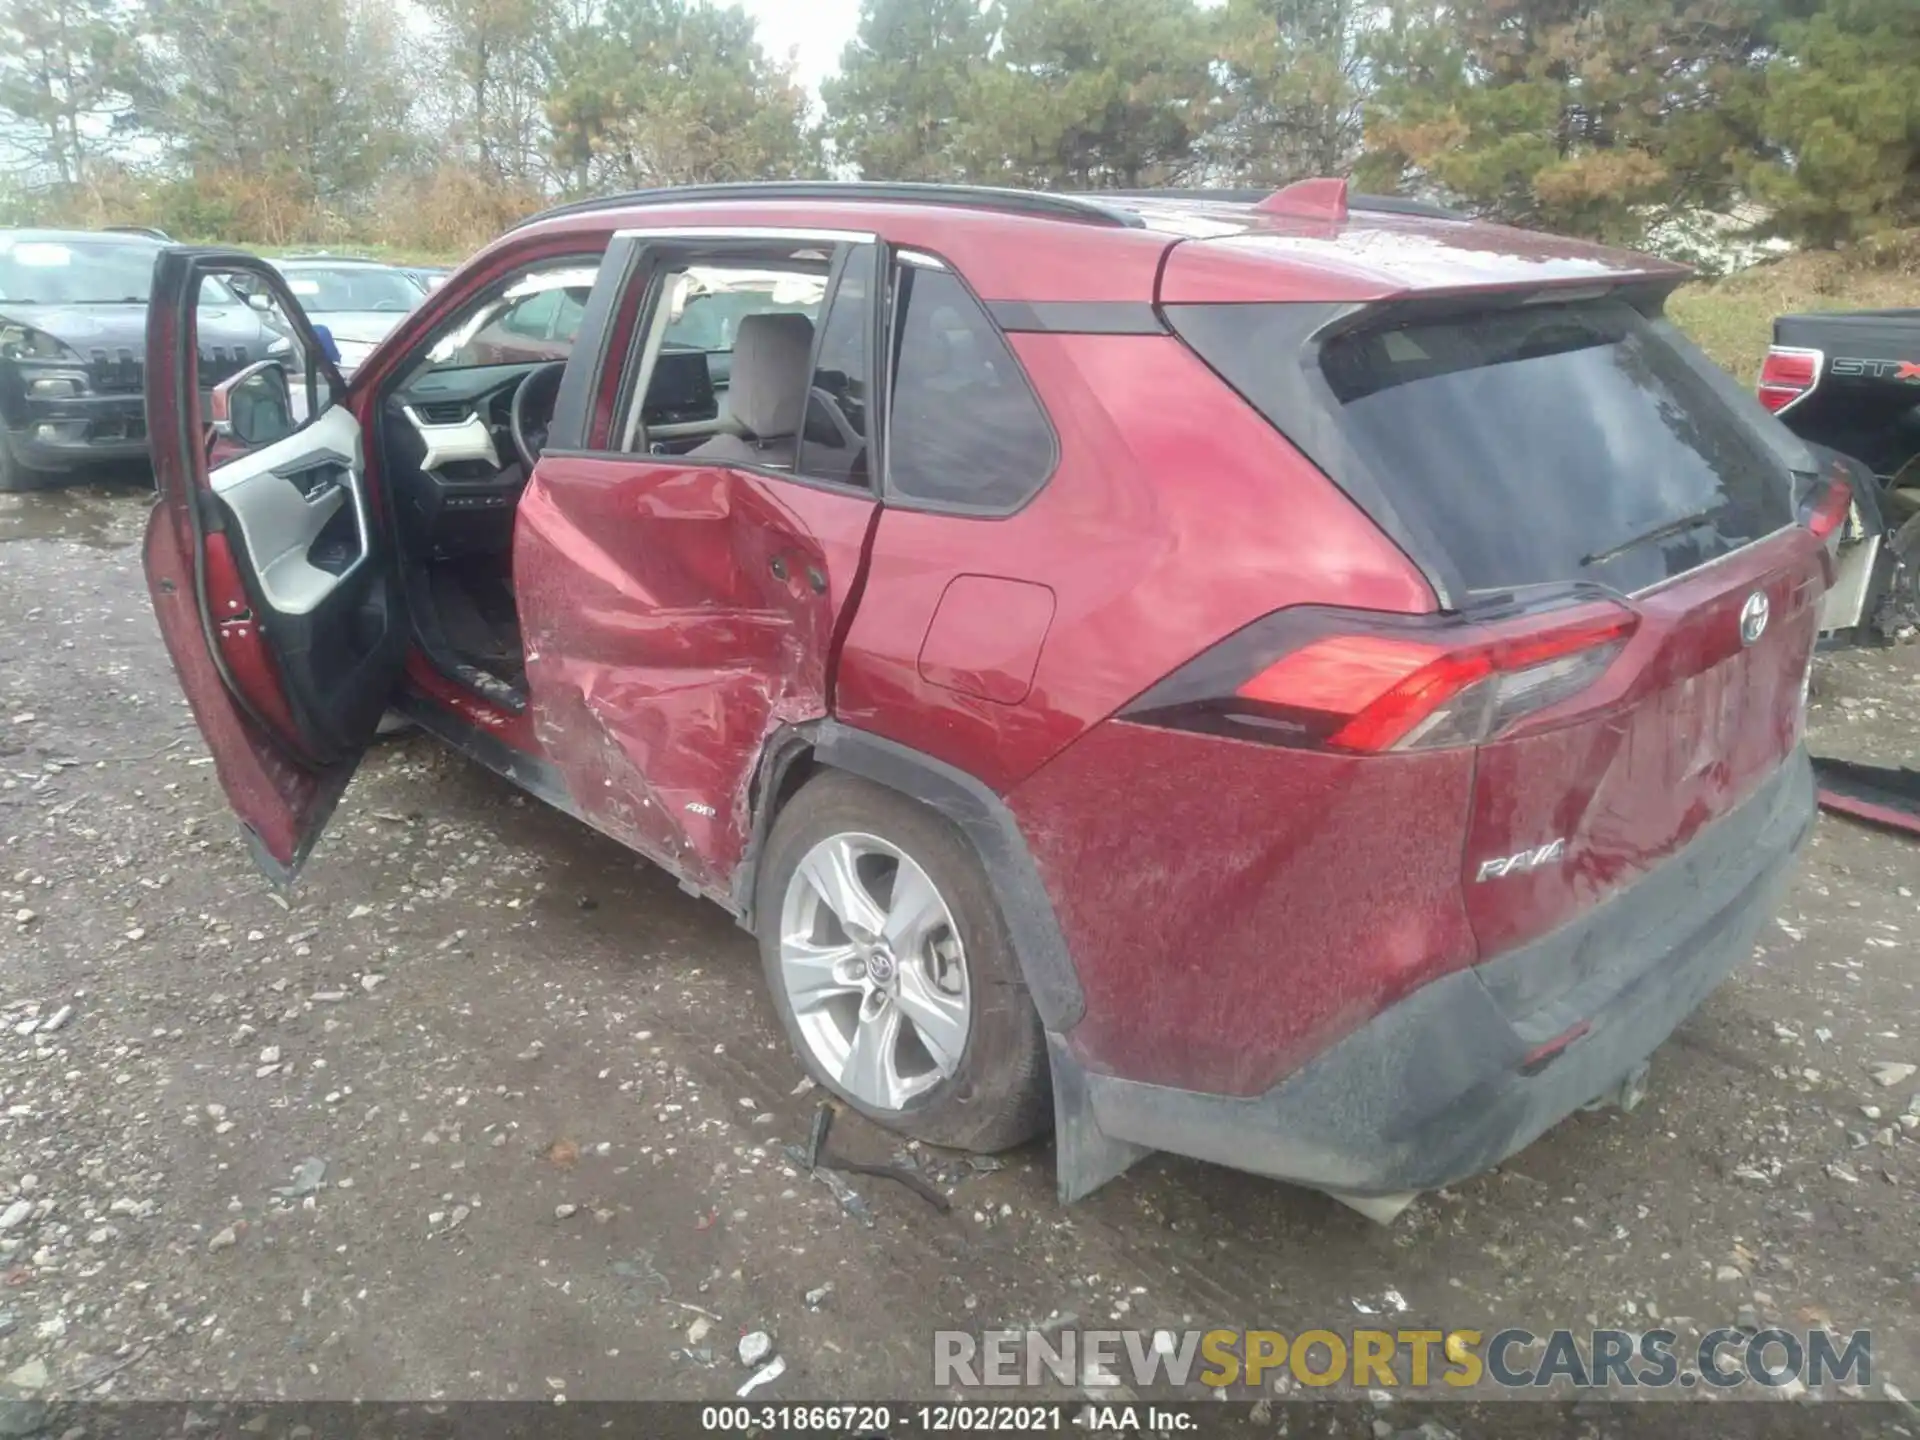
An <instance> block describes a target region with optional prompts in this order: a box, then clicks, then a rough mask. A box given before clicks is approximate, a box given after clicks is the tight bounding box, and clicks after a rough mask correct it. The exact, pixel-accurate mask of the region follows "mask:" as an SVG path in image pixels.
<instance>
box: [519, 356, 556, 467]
mask: <svg viewBox="0 0 1920 1440" xmlns="http://www.w3.org/2000/svg"><path fill="white" fill-rule="evenodd" d="M566 369H567V362H566V361H564V360H549V361H548V362H547V363H546V364H544V365H542V366H540V367H539V368H538V369H534V370H529V371H528V372H527V373H526V376H525V377H524V378H523V379H522V380H521V381H520V384H519V385H518V387H516V388H515V390H514V392H513V404H512V406H511V407H510V408H509V409H508V412H507V424H508V426H509V427H510V428H511V429H512V431H513V448H514V449H516V450H518V451H519V452H520V458H521V459H522V460H524V461H526V462H527V469H529V470H531V469H533V467H534V466H535V465H537V464H539V463H540V452H541V451H542V450H544V449H546V448H547V427H548V426H549V425H551V424H552V423H553V406H554V402H555V401H557V400H558V399H559V398H560V377H561V376H562V375H563V374H565V373H566ZM542 405H544V407H545V408H544V409H542V408H539V407H541V406H542Z"/></svg>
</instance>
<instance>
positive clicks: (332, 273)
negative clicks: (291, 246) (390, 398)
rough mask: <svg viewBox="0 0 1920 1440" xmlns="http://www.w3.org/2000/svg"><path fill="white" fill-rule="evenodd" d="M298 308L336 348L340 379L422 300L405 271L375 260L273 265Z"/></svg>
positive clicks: (322, 258)
mask: <svg viewBox="0 0 1920 1440" xmlns="http://www.w3.org/2000/svg"><path fill="white" fill-rule="evenodd" d="M272 264H273V268H274V269H276V270H278V271H279V272H280V273H281V275H282V276H284V277H285V278H286V282H287V288H288V289H289V290H291V291H292V292H293V297H294V299H296V300H298V301H299V302H300V308H301V309H303V310H305V311H306V312H307V314H308V315H309V316H310V317H312V319H313V322H314V324H316V325H323V326H325V327H326V329H327V331H328V332H329V333H330V334H331V335H332V336H333V340H334V344H336V345H337V346H339V347H340V362H339V366H340V373H341V374H342V375H343V376H344V375H351V374H352V373H353V372H354V371H355V370H356V369H358V368H359V366H360V362H361V361H363V360H365V359H366V358H367V356H368V354H370V353H371V352H372V350H373V347H374V346H375V345H377V344H379V343H380V342H381V341H382V340H384V339H385V338H386V337H387V335H388V333H389V332H390V331H392V329H393V328H394V327H395V326H396V325H398V324H399V323H400V322H401V321H402V320H404V319H406V317H407V316H408V315H409V314H410V313H411V312H412V311H413V310H414V309H415V308H416V307H417V306H418V305H419V304H420V302H421V301H422V300H425V299H426V298H427V291H426V289H425V288H424V287H423V286H422V285H421V284H420V282H419V281H417V280H416V279H414V277H413V276H412V275H410V274H409V273H408V272H407V271H405V270H402V269H399V268H398V267H396V266H393V265H383V264H381V263H380V262H379V261H377V260H355V259H351V258H349V257H346V256H340V255H294V256H288V257H286V258H285V259H281V260H275V261H273V262H272Z"/></svg>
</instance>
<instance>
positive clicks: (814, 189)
mask: <svg viewBox="0 0 1920 1440" xmlns="http://www.w3.org/2000/svg"><path fill="white" fill-rule="evenodd" d="M716 200H718V201H726V200H812V201H836V200H838V201H861V200H865V201H871V202H875V203H881V204H887V205H951V206H959V207H962V208H964V209H969V210H995V211H999V212H1001V213H1003V214H1008V215H1030V216H1034V217H1036V218H1038V219H1043V220H1071V221H1075V222H1077V223H1079V224H1082V225H1114V226H1123V227H1126V228H1129V229H1138V228H1140V226H1141V224H1142V223H1143V222H1142V221H1141V219H1140V217H1139V216H1138V215H1135V214H1133V213H1131V212H1130V211H1128V210H1125V209H1123V208H1121V207H1118V206H1113V205H1104V204H1101V203H1100V199H1099V197H1098V196H1094V195H1053V194H1048V193H1046V192H1044V191H1039V190H1003V189H1000V188H998V187H995V186H988V185H929V184H923V183H919V182H906V181H901V182H896V183H869V182H867V181H860V180H754V181H741V182H738V183H734V184H718V185H676V186H669V187H663V188H660V189H654V190H630V191H627V192H626V193H625V194H621V195H603V196H597V197H595V198H594V199H591V200H575V201H572V202H570V203H568V204H565V205H555V206H554V207H552V208H551V209H548V210H542V211H541V212H540V213H539V214H537V215H529V216H528V217H527V218H526V219H525V220H522V221H521V222H520V223H519V224H518V225H515V226H514V227H513V228H514V229H516V230H519V229H523V228H525V227H526V226H528V225H533V224H536V223H538V222H539V221H542V220H554V219H558V218H560V217H562V216H566V215H590V214H593V213H595V212H597V211H601V210H625V209H629V208H639V207H643V206H648V205H687V204H698V203H700V202H702V201H716Z"/></svg>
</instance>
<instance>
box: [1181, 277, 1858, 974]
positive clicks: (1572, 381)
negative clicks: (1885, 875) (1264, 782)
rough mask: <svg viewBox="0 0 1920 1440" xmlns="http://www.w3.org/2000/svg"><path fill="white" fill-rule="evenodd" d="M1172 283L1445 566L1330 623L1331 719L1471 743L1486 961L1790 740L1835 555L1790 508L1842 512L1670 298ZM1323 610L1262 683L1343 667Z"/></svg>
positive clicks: (1727, 804) (1320, 444)
mask: <svg viewBox="0 0 1920 1440" xmlns="http://www.w3.org/2000/svg"><path fill="white" fill-rule="evenodd" d="M1165 308H1166V313H1167V318H1168V320H1169V322H1170V323H1171V324H1172V325H1173V327H1174V328H1175V330H1176V331H1177V332H1178V333H1179V334H1180V335H1181V336H1182V337H1183V338H1185V339H1186V340H1187V342H1188V343H1189V344H1190V345H1192V346H1193V347H1194V349H1195V350H1196V351H1197V352H1198V353H1199V354H1200V355H1201V356H1202V358H1204V359H1205V360H1206V361H1207V363H1208V364H1209V365H1211V366H1212V367H1213V369H1214V370H1215V371H1216V372H1218V373H1219V374H1220V375H1221V376H1222V377H1223V378H1224V379H1225V380H1226V381H1227V382H1228V383H1229V384H1231V385H1233V386H1234V388H1235V389H1237V390H1238V391H1239V392H1240V393H1241V394H1242V395H1243V396H1244V397H1245V398H1246V399H1247V400H1248V401H1249V402H1251V403H1252V404H1254V405H1255V406H1256V407H1257V408H1259V409H1260V410H1261V411H1262V412H1263V413H1264V414H1266V415H1267V417H1268V419H1269V420H1271V421H1272V422H1273V423H1274V424H1275V425H1276V426H1277V427H1278V428H1280V429H1281V430H1282V431H1283V432H1284V433H1286V434H1287V435H1288V436H1289V438H1290V439H1292V440H1293V442H1294V443H1295V444H1296V445H1297V446H1298V447H1299V448H1300V449H1302V450H1303V451H1304V452H1305V453H1307V454H1308V455H1309V456H1310V457H1311V458H1312V459H1313V460H1314V461H1315V462H1316V463H1317V464H1318V465H1319V466H1320V467H1321V468H1322V469H1323V470H1324V471H1325V472H1326V473H1327V474H1328V475H1329V476H1330V477H1331V478H1332V479H1333V480H1334V482H1335V483H1336V484H1338V485H1340V486H1341V487H1342V488H1343V489H1344V490H1345V491H1346V492H1347V493H1348V494H1349V495H1350V496H1352V498H1353V499H1354V500H1355V501H1356V502H1357V503H1358V504H1359V505H1360V506H1361V507H1362V508H1363V509H1365V510H1366V511H1367V512H1368V514H1369V515H1370V516H1372V518H1373V519H1374V520H1375V521H1376V522H1377V523H1378V524H1379V525H1380V526H1381V528H1382V529H1383V530H1385V531H1386V533H1387V534H1388V535H1390V536H1392V537H1393V538H1394V540H1395V541H1396V542H1397V543H1398V544H1399V545H1400V546H1401V548H1402V549H1403V550H1405V551H1406V553H1407V554H1408V555H1409V557H1410V558H1411V559H1412V560H1413V561H1414V562H1415V563H1416V564H1418V565H1419V566H1420V567H1421V569H1422V570H1423V571H1424V572H1425V573H1426V574H1427V576H1428V577H1429V579H1430V580H1431V581H1432V583H1433V586H1434V590H1435V593H1436V595H1437V596H1438V597H1439V600H1440V606H1441V609H1442V611H1443V612H1445V616H1444V618H1442V619H1439V620H1435V619H1434V618H1433V617H1426V618H1425V619H1424V620H1422V621H1419V622H1404V623H1403V622H1400V621H1396V620H1393V619H1391V618H1388V617H1377V616H1375V617H1364V616H1360V615H1358V614H1356V613H1352V612H1349V614H1348V616H1347V618H1346V620H1345V621H1344V622H1341V625H1342V628H1344V629H1346V630H1347V631H1348V632H1349V637H1350V635H1351V633H1352V632H1359V631H1364V632H1366V635H1367V637H1368V638H1367V642H1366V643H1367V647H1368V648H1367V649H1366V652H1365V653H1366V657H1367V665H1368V667H1369V670H1370V672H1372V673H1371V674H1370V677H1369V679H1368V680H1367V682H1366V685H1365V686H1363V687H1360V688H1357V689H1356V688H1353V687H1352V686H1351V685H1350V684H1349V681H1350V680H1351V676H1350V674H1343V675H1342V679H1341V683H1342V685H1347V686H1348V688H1349V690H1350V691H1351V696H1352V697H1354V698H1353V704H1362V706H1363V708H1362V709H1361V710H1360V711H1358V712H1354V714H1352V715H1350V716H1349V717H1348V718H1347V719H1346V720H1344V721H1343V722H1342V723H1341V724H1340V726H1339V728H1337V729H1334V730H1332V731H1331V733H1330V736H1329V738H1327V739H1326V741H1325V743H1328V744H1331V745H1334V746H1336V747H1340V746H1347V747H1359V748H1365V747H1367V746H1371V745H1378V747H1379V748H1382V749H1396V750H1397V749H1406V748H1419V747H1421V746H1426V745H1436V744H1454V745H1457V744H1477V746H1478V756H1477V764H1476V775H1475V784H1474V796H1473V800H1472V803H1471V807H1470V814H1469V816H1468V817H1467V824H1466V843H1465V852H1464V855H1463V857H1462V859H1463V887H1464V890H1465V894H1466V898H1467V908H1468V912H1469V914H1470V916H1471V917H1472V920H1473V924H1474V928H1475V933H1476V936H1477V938H1478V940H1479V942H1480V952H1481V955H1482V958H1483V959H1491V958H1492V957H1494V956H1496V955H1499V954H1501V953H1503V952H1506V951H1508V950H1511V949H1512V948H1513V947H1515V946H1516V945H1518V944H1521V943H1523V942H1524V941H1526V940H1528V939H1531V938H1533V937H1535V936H1538V935H1540V934H1542V933H1544V932H1545V931H1547V930H1550V929H1552V928H1554V927H1555V926H1557V925H1559V924H1561V923H1563V922H1565V921H1566V920H1568V919H1570V918H1572V917H1573V916H1574V915H1575V914H1576V913H1577V912H1578V911H1580V910H1581V909H1583V908H1585V907H1587V906H1590V905H1591V904H1593V903H1594V902H1595V901H1597V900H1599V899H1601V898H1603V897H1605V896H1606V895H1607V894H1609V893H1611V892H1613V891H1616V890H1618V889H1619V888H1621V887H1623V886H1625V885H1628V884H1631V883H1632V882H1633V881H1634V880H1635V879H1637V878H1638V877H1640V876H1642V875H1644V874H1646V873H1647V872H1648V871H1649V870H1651V869H1652V868H1654V867H1655V866H1657V865H1658V864H1659V863H1660V862H1661V861H1662V860H1664V859H1665V858H1666V857H1668V856H1670V855H1672V854H1674V852H1675V851H1677V850H1678V849H1680V848H1681V847H1682V846H1684V845H1685V844H1686V843H1687V842H1688V841H1689V840H1690V839H1691V838H1692V837H1693V836H1694V835H1696V834H1698V833H1699V832H1700V831H1701V829H1702V828H1703V827H1705V826H1707V825H1709V824H1711V823H1712V822H1713V821H1714V820H1715V819H1716V818H1718V817H1719V816H1721V815H1724V814H1725V813H1727V812H1728V811H1729V810H1730V809H1732V808H1733V807H1735V806H1737V805H1738V804H1739V803H1740V801H1741V800H1743V799H1744V798H1745V797H1747V796H1748V795H1750V794H1752V793H1753V792H1754V791H1755V790H1756V789H1757V788H1758V787H1759V786H1760V785H1761V783H1762V782H1763V781H1764V780H1765V779H1766V778H1767V777H1768V776H1769V775H1771V774H1773V773H1774V772H1775V771H1776V770H1777V769H1778V768H1779V766H1780V765H1781V763H1782V761H1783V760H1784V759H1785V758H1786V757H1787V756H1788V755H1789V754H1790V753H1791V752H1792V751H1793V749H1794V747H1795V745H1796V744H1797V743H1798V741H1799V738H1800V728H1801V721H1802V715H1803V711H1804V704H1805V686H1806V677H1807V671H1808V666H1809V663H1810V661H1811V657H1812V653H1813V644H1814V635H1815V624H1816V614H1817V604H1818V600H1819V597H1820V594H1821V592H1822V591H1823V590H1824V588H1825V586H1826V584H1827V578H1828V575H1829V573H1830V572H1829V568H1828V567H1829V564H1830V558H1829V557H1828V556H1827V553H1826V550H1825V548H1824V546H1823V543H1822V539H1821V537H1820V535H1819V534H1818V533H1816V530H1815V528H1814V527H1813V526H1812V525H1809V524H1806V523H1799V522H1800V520H1801V517H1802V516H1803V515H1807V514H1809V513H1811V511H1812V510H1813V509H1817V510H1818V513H1819V515H1820V516H1821V517H1823V518H1822V521H1821V523H1822V524H1823V525H1824V524H1826V523H1827V522H1828V520H1830V519H1831V518H1832V515H1833V507H1832V504H1831V503H1826V504H1822V502H1823V500H1825V499H1826V497H1825V495H1824V492H1821V493H1813V492H1816V491H1819V490H1820V487H1821V486H1822V485H1824V484H1825V483H1826V482H1824V481H1817V480H1815V479H1814V478H1813V477H1811V476H1807V475H1802V474H1800V473H1797V472H1796V470H1795V469H1794V468H1793V459H1794V457H1795V456H1796V455H1798V454H1801V453H1803V452H1802V451H1800V450H1799V448H1798V447H1797V446H1795V445H1794V444H1792V443H1791V437H1780V436H1777V435H1775V434H1773V433H1771V432H1773V431H1776V430H1777V429H1778V427H1777V426H1775V425H1774V423H1773V422H1772V421H1770V420H1768V419H1767V418H1766V416H1765V415H1764V413H1763V412H1761V411H1760V410H1759V407H1758V406H1757V405H1756V404H1754V403H1753V402H1752V401H1751V400H1748V399H1745V398H1743V397H1742V396H1741V394H1740V392H1739V390H1738V388H1737V387H1735V386H1734V385H1733V384H1732V382H1731V381H1730V380H1729V379H1727V378H1726V377H1724V376H1723V375H1720V374H1719V372H1717V371H1715V370H1714V369H1713V367H1712V365H1711V362H1709V361H1707V360H1706V359H1705V357H1703V356H1701V355H1700V354H1699V352H1698V351H1697V350H1695V349H1693V347H1692V346H1691V345H1690V344H1689V343H1688V342H1687V341H1686V340H1685V339H1684V337H1681V336H1680V335H1678V334H1677V332H1675V331H1674V330H1673V329H1672V327H1671V326H1670V325H1668V324H1667V323H1666V322H1665V321H1664V320H1661V319H1660V318H1659V317H1658V314H1657V298H1654V299H1649V297H1648V296H1647V295H1645V294H1641V295H1637V296H1633V297H1632V298H1631V299H1629V298H1626V297H1625V295H1624V294H1623V293H1614V292H1606V293H1596V292H1595V291H1594V290H1591V289H1589V290H1588V291H1586V292H1585V293H1584V294H1579V295H1573V294H1569V293H1566V292H1557V291H1541V290H1536V291H1534V292H1532V293H1530V294H1522V293H1517V292H1515V293H1491V294H1487V293H1483V294H1480V295H1478V296H1465V297H1463V296H1458V295H1454V296H1448V297H1444V298H1425V299H1416V300H1412V301H1408V300H1405V299H1400V300H1395V301H1389V302H1384V303H1382V302H1375V303H1367V304H1346V305H1317V304H1272V305H1268V304H1234V305H1215V304H1207V305H1190V306H1188V305H1172V306H1167V307H1165ZM1649 311H1653V312H1654V313H1651V314H1650V313H1648V312H1649ZM1783 440H1784V441H1785V442H1786V443H1783ZM1843 498H1844V497H1843ZM1329 623H1331V622H1327V621H1324V620H1322V621H1320V622H1317V623H1316V626H1315V632H1316V634H1318V635H1320V637H1321V638H1319V639H1316V640H1314V641H1312V642H1311V643H1310V644H1309V645H1308V646H1307V648H1306V650H1305V652H1304V654H1303V655H1301V656H1296V657H1295V658H1294V659H1292V660H1290V661H1288V662H1287V666H1276V667H1275V670H1274V671H1273V672H1270V676H1272V677H1274V678H1271V679H1270V680H1269V681H1268V682H1267V683H1268V685H1269V688H1270V689H1273V688H1274V687H1280V688H1281V689H1284V688H1285V685H1286V684H1288V683H1293V682H1294V681H1297V680H1298V679H1299V678H1300V677H1302V676H1306V675H1308V674H1309V673H1311V675H1312V679H1313V683H1314V685H1315V686H1316V687H1317V689H1316V693H1320V694H1325V693H1328V681H1327V675H1328V672H1329V667H1328V665H1327V664H1326V663H1325V662H1324V661H1322V663H1319V664H1317V665H1314V666H1307V665H1305V664H1303V663H1301V662H1302V661H1303V660H1304V659H1305V658H1308V657H1311V656H1313V655H1315V654H1316V653H1318V654H1320V655H1323V656H1329V657H1331V656H1334V655H1335V653H1336V651H1335V649H1334V648H1333V647H1334V642H1332V641H1330V640H1329V639H1328V638H1326V634H1325V632H1326V631H1327V630H1328V627H1329ZM1383 637H1384V638H1383ZM1338 644H1339V645H1340V646H1343V647H1344V648H1345V652H1346V653H1347V654H1348V655H1349V656H1351V655H1352V654H1354V653H1356V652H1355V651H1354V645H1353V641H1352V640H1351V638H1347V639H1343V640H1340V641H1339V642H1338ZM1395 647H1399V648H1398V649H1396V648H1395ZM1402 651H1404V653H1405V655H1406V656H1407V657H1408V658H1406V659H1405V660H1401V659H1399V658H1396V657H1397V656H1398V655H1399V654H1400V653H1401V652H1402ZM1416 666H1417V667H1419V668H1418V669H1417V671H1416V669H1415V668H1414V667H1416ZM1288 667H1290V668H1288ZM1396 667H1401V668H1400V669H1396ZM1403 671H1404V673H1402V672H1403ZM1381 677H1384V684H1385V688H1383V689H1380V691H1379V694H1378V695H1376V696H1375V697H1374V698H1373V699H1371V700H1369V699H1368V696H1367V692H1368V691H1369V690H1370V689H1371V688H1373V687H1376V686H1379V685H1381V684H1382V683H1383V682H1382V678H1381ZM1396 677H1397V678H1396ZM1449 686H1451V687H1452V688H1451V689H1449V688H1448V687H1449ZM1276 693H1277V692H1276ZM1301 693H1304V692H1301ZM1344 703H1345V702H1343V704H1344ZM1429 705H1430V706H1431V716H1430V717H1428V718H1421V719H1419V720H1418V721H1417V722H1409V720H1408V716H1409V715H1412V714H1414V713H1415V712H1416V711H1420V707H1422V706H1429ZM1383 706H1384V707H1387V708H1386V710H1385V711H1383V709H1382V707H1383ZM1394 707H1398V708H1397V709H1396V708H1394ZM1410 707H1411V708H1410ZM1346 708H1347V709H1348V710H1349V711H1351V710H1352V708H1353V705H1352V704H1346ZM1420 713H1422V714H1423V715H1424V714H1425V713H1426V712H1424V711H1421V712H1420ZM1383 714H1385V715H1386V719H1385V720H1383V719H1382V718H1381V717H1382V715H1383ZM1435 717H1437V718H1435Z"/></svg>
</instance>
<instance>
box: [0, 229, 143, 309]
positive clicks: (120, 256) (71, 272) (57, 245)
mask: <svg viewBox="0 0 1920 1440" xmlns="http://www.w3.org/2000/svg"><path fill="white" fill-rule="evenodd" d="M158 253H159V251H158V250H157V249H156V248H155V247H154V246H152V245H147V244H140V243H129V242H128V241H125V240H112V239H108V238H106V237H104V236H103V237H101V238H100V239H98V240H83V239H73V240H18V241H15V242H14V243H13V244H11V245H6V244H5V243H4V242H0V301H12V302H13V303H14V304H16V305H144V304H146V303H147V291H148V289H149V288H150V287H151V285H152V284H153V257H154V256H155V255H156V254H158Z"/></svg>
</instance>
